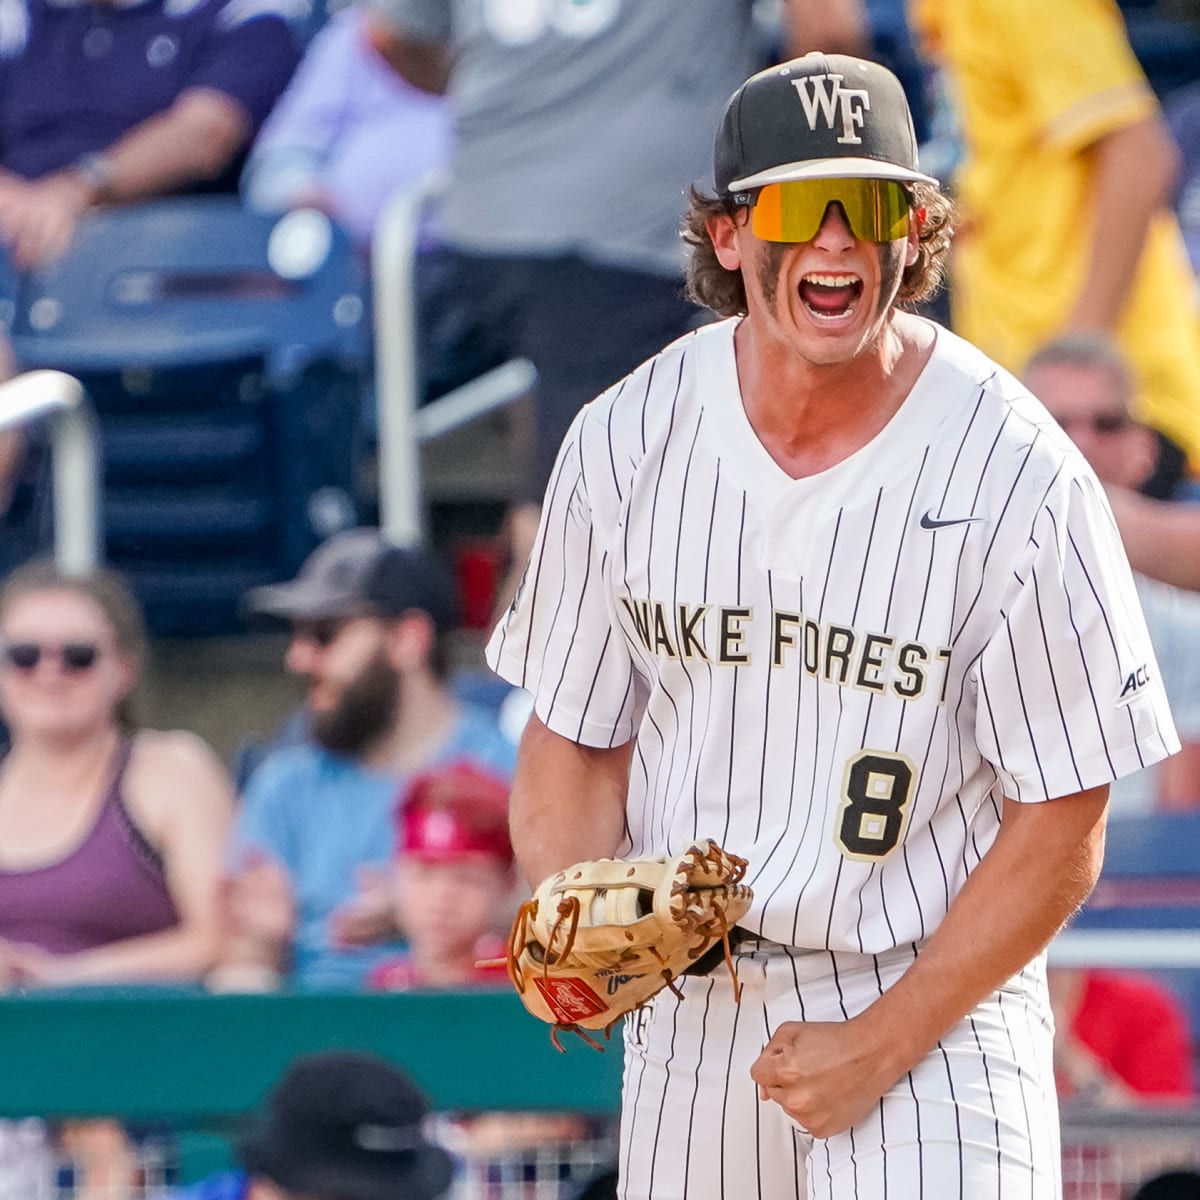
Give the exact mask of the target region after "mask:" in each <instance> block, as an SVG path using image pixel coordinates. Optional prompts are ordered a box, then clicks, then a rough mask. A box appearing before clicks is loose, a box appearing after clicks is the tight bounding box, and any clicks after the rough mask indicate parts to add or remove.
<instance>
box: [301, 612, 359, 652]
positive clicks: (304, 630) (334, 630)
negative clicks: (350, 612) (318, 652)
mask: <svg viewBox="0 0 1200 1200" xmlns="http://www.w3.org/2000/svg"><path fill="white" fill-rule="evenodd" d="M353 619H354V618H353V617H325V618H324V619H322V620H320V621H296V622H294V623H293V625H292V637H293V639H295V640H297V641H303V642H312V643H313V644H314V645H316V646H320V647H321V649H322V650H324V649H325V648H326V647H327V646H332V645H333V643H334V642H336V641H337V639H338V638H339V636H341V632H342V630H343V629H345V628H346V626H347V625H348V624H349V623H350V622H351V621H352V620H353Z"/></svg>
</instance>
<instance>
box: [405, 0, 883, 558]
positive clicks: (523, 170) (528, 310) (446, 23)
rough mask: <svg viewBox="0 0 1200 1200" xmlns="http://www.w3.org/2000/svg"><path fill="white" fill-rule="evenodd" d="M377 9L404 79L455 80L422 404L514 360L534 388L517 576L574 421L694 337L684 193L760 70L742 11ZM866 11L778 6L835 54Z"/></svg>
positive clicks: (431, 276) (670, 7)
mask: <svg viewBox="0 0 1200 1200" xmlns="http://www.w3.org/2000/svg"><path fill="white" fill-rule="evenodd" d="M381 2H382V0H381ZM386 3H387V6H388V10H389V13H390V16H391V19H392V21H393V24H394V28H395V31H396V35H395V39H394V44H393V51H392V53H393V54H394V56H395V57H396V61H397V66H398V68H399V69H400V70H401V71H403V72H405V73H406V74H407V73H408V72H410V71H411V70H412V69H413V64H414V62H417V63H419V62H421V61H422V60H425V61H427V62H428V63H429V64H430V66H429V67H428V68H427V69H432V64H435V63H437V62H439V61H441V60H442V56H444V55H445V54H447V53H448V54H449V57H450V61H451V63H452V66H451V71H450V80H449V84H448V96H449V99H450V102H451V106H452V109H453V111H454V116H455V134H454V137H455V142H454V150H453V158H452V164H451V171H450V177H449V184H448V187H447V190H446V192H445V195H444V197H443V198H442V203H441V209H440V213H439V220H440V222H441V229H442V233H443V235H444V237H445V239H446V241H447V243H448V248H443V249H441V250H439V251H436V252H431V253H429V254H427V255H425V256H424V257H423V259H422V261H421V263H420V264H419V271H418V287H419V292H420V297H419V299H420V309H421V314H420V317H421V325H422V328H421V333H420V341H421V348H422V352H423V354H424V355H425V361H424V363H423V371H422V373H423V376H424V382H425V387H426V391H427V394H428V395H430V396H436V395H439V394H441V393H442V392H445V391H448V390H449V389H451V388H453V387H455V386H457V385H459V384H462V383H465V382H467V381H468V380H469V379H471V378H473V377H475V376H477V375H480V374H482V373H483V372H484V371H486V370H488V369H490V368H492V367H495V366H497V365H499V364H500V363H503V362H504V361H506V360H507V359H509V358H513V357H516V356H523V357H525V358H527V359H529V360H530V361H531V362H532V363H533V365H534V366H535V367H536V368H537V371H538V379H539V383H538V389H537V397H536V411H537V417H536V422H535V430H534V439H533V440H534V448H533V463H532V471H531V473H530V475H529V477H528V479H527V482H526V486H525V488H524V491H523V495H522V497H521V502H520V503H519V504H518V505H517V506H516V507H515V508H514V509H513V511H512V512H511V514H510V518H509V533H510V545H511V548H512V559H513V563H514V565H516V566H518V567H520V566H523V564H524V562H525V558H526V556H527V554H528V551H529V549H530V547H531V546H532V543H533V537H534V534H535V533H536V529H537V518H538V511H539V506H540V504H541V500H542V495H543V492H544V491H545V488H546V484H547V481H548V480H549V478H550V473H551V468H552V466H553V463H554V459H555V457H556V455H557V453H558V448H559V444H560V443H561V441H562V438H563V435H564V434H565V433H566V430H567V428H568V426H569V425H570V423H571V421H572V420H573V418H574V416H575V414H576V412H578V410H579V408H580V407H581V405H583V404H584V403H585V402H586V401H588V400H591V399H592V398H593V397H594V396H596V395H598V394H599V393H600V392H601V391H603V390H604V389H605V388H606V387H608V386H609V385H610V384H611V383H613V382H614V381H615V380H617V379H619V378H620V377H621V376H622V375H624V374H625V373H626V372H627V371H629V370H630V369H632V368H633V367H634V366H636V365H637V364H638V363H639V362H641V361H642V360H643V359H645V358H647V357H649V356H650V355H651V354H652V353H654V352H656V351H657V350H658V349H660V348H661V346H662V344H663V343H664V342H665V341H670V340H671V339H672V338H673V337H676V336H678V335H680V334H682V333H684V332H685V331H686V330H687V329H688V328H689V327H691V326H692V325H693V324H695V323H697V322H698V321H699V320H700V319H701V317H700V314H699V312H698V310H697V309H696V308H695V307H693V306H692V305H691V304H689V303H688V302H687V301H686V300H685V299H684V298H683V289H682V267H683V245H682V242H681V240H680V237H679V227H680V222H681V218H682V213H683V209H684V200H683V193H684V190H685V189H686V188H687V186H688V185H689V184H690V183H693V182H695V181H698V180H701V179H705V178H707V177H708V174H709V170H710V162H711V157H712V144H711V138H710V137H709V135H708V132H707V131H708V130H709V129H710V128H712V127H713V125H714V124H715V122H716V119H717V117H718V115H719V113H720V109H721V106H722V105H723V104H724V102H725V100H726V98H727V97H728V96H729V94H730V93H731V92H732V91H733V89H734V88H735V87H737V86H738V84H740V83H741V82H742V80H744V79H745V78H746V76H747V75H749V74H750V73H751V72H752V71H753V70H755V69H757V67H758V66H759V65H761V64H760V63H759V61H758V59H759V55H760V39H759V35H758V32H757V29H756V25H755V22H754V20H753V11H752V10H753V8H754V4H753V2H752V0H654V3H636V2H629V0H624V2H623V0H575V2H574V3H569V4H567V3H563V4H559V3H554V4H541V3H519V4H515V3H514V4H497V3H489V2H485V0H386ZM860 7H861V5H860V4H859V3H858V0H789V3H788V5H787V12H786V17H787V20H786V22H785V27H786V28H787V29H788V31H789V35H790V36H791V38H792V39H793V40H795V39H796V38H799V37H801V36H802V33H803V31H802V29H801V12H800V10H801V9H802V10H803V13H804V14H805V15H807V16H808V17H809V18H811V21H812V22H813V25H812V29H813V30H814V32H817V33H820V32H822V31H826V30H828V31H829V36H830V37H833V36H835V33H836V30H837V28H838V25H839V20H838V18H839V17H842V15H843V13H846V14H847V15H846V20H848V21H849V29H850V33H849V34H848V35H844V36H856V30H857V25H856V23H855V10H857V9H859V8H860ZM847 10H849V11H848V12H847ZM809 44H810V45H811V44H812V43H809ZM410 77H411V76H410ZM601 330H602V331H603V333H602V334H601V333H598V331H601Z"/></svg>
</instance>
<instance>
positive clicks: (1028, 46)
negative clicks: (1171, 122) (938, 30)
mask: <svg viewBox="0 0 1200 1200" xmlns="http://www.w3.org/2000/svg"><path fill="white" fill-rule="evenodd" d="M987 2H988V3H989V4H990V5H993V6H999V7H1002V8H1003V9H1004V12H1003V14H999V15H997V16H996V18H995V19H996V21H997V22H1003V27H1004V36H1005V38H1006V39H1012V40H1013V43H1014V45H1013V46H1012V50H1013V58H1014V61H1015V62H1016V63H1017V64H1018V65H1019V71H1020V76H1019V86H1020V88H1021V91H1022V93H1023V95H1024V98H1025V102H1026V105H1027V107H1028V109H1029V111H1030V113H1031V115H1032V117H1033V120H1034V122H1035V123H1036V124H1037V126H1038V127H1039V128H1040V129H1041V130H1042V133H1043V136H1044V137H1045V139H1046V140H1047V141H1049V142H1052V143H1053V144H1055V145H1058V146H1062V147H1064V148H1071V147H1083V146H1087V145H1089V144H1090V143H1092V142H1094V141H1095V140H1096V139H1098V138H1100V137H1103V136H1104V135H1105V134H1107V133H1111V132H1113V131H1114V130H1116V129H1121V128H1124V127H1125V126H1127V125H1132V124H1134V123H1135V122H1137V121H1139V120H1142V119H1143V118H1144V117H1146V116H1148V115H1150V114H1151V113H1153V112H1154V111H1155V110H1156V108H1157V102H1156V101H1155V99H1154V94H1153V92H1152V91H1151V90H1150V86H1149V84H1148V83H1147V82H1146V78H1145V75H1144V74H1143V73H1142V69H1141V67H1140V66H1139V64H1138V61H1137V59H1136V57H1135V56H1134V53H1133V50H1132V49H1131V48H1130V45H1129V38H1128V35H1127V34H1126V32H1125V24H1124V22H1123V20H1122V19H1121V14H1120V12H1119V10H1118V9H1117V6H1116V4H1115V3H1113V0H1054V3H1053V4H1046V3H1044V0H1003V3H1001V0H987Z"/></svg>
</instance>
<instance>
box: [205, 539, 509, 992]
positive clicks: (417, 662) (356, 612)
mask: <svg viewBox="0 0 1200 1200" xmlns="http://www.w3.org/2000/svg"><path fill="white" fill-rule="evenodd" d="M247 605H248V607H249V608H250V609H251V610H252V611H254V612H257V613H260V614H264V615H267V616H271V617H275V618H279V619H282V620H286V621H288V622H290V623H291V630H292V636H291V642H290V644H289V646H288V650H287V657H286V660H285V661H286V665H287V668H288V670H289V671H291V672H292V673H293V674H295V675H297V676H299V677H300V678H301V679H302V680H303V681H304V684H305V719H306V724H307V737H306V738H305V739H304V741H303V742H301V743H300V744H298V745H294V746H289V747H286V748H284V749H281V750H278V751H277V752H275V753H273V754H271V755H269V756H268V757H267V759H266V760H265V761H264V762H263V763H262V765H261V766H260V767H259V768H258V769H257V770H256V771H255V773H254V775H253V777H252V778H251V780H250V783H249V785H248V787H247V789H246V792H245V795H244V797H243V803H242V807H241V813H240V817H239V824H238V829H237V832H236V835H235V843H234V852H233V856H232V878H231V881H230V886H229V894H228V898H227V901H228V902H227V906H226V907H227V925H228V937H227V946H226V953H225V955H224V958H223V962H222V964H221V965H220V966H219V967H218V968H217V971H216V972H215V973H214V975H213V977H212V979H211V981H210V982H211V983H212V985H213V986H215V987H221V988H225V989H234V988H236V989H244V988H250V987H254V988H260V989H261V988H264V987H270V986H274V984H275V983H277V982H278V980H279V979H280V978H281V977H282V976H284V975H287V976H288V977H289V979H290V981H291V982H294V983H296V984H299V985H301V986H312V987H339V986H351V987H353V986H358V985H359V984H361V983H362V981H363V980H364V979H365V977H366V975H367V974H368V973H369V972H370V970H371V969H372V968H373V967H374V966H375V965H376V963H377V962H378V961H380V958H381V956H382V955H383V954H384V953H385V950H384V948H383V947H382V945H380V944H379V943H380V942H381V941H382V940H385V939H386V938H387V936H388V935H389V934H390V933H394V929H393V928H392V926H391V916H390V913H391V905H390V899H389V896H388V893H387V890H386V884H385V880H386V879H387V878H388V877H389V873H388V868H389V865H390V860H391V856H392V848H393V833H392V810H393V808H394V805H395V799H396V796H397V795H398V794H399V792H400V791H401V789H402V787H403V785H404V783H405V781H406V780H407V779H408V778H409V777H410V776H411V775H413V774H414V773H416V772H419V771H422V770H426V769H428V768H429V767H432V766H437V765H440V764H442V763H446V762H450V761H455V760H463V759H467V760H471V761H474V762H475V763H477V764H478V765H480V766H482V767H484V768H486V769H490V770H492V771H493V772H497V773H499V774H501V775H502V776H504V777H505V778H507V777H509V776H510V775H511V773H512V769H513V765H514V750H513V747H512V744H511V742H510V741H509V740H508V739H507V738H506V737H504V735H503V734H502V733H501V732H500V731H499V729H498V728H497V726H496V724H495V722H494V721H493V720H492V718H491V717H490V715H489V714H487V713H485V712H483V711H481V710H479V709H476V708H473V707H472V706H470V705H466V704H463V703H461V702H460V701H459V700H457V699H456V697H455V696H454V695H453V694H452V693H451V691H450V690H449V688H448V686H447V683H446V678H445V668H446V659H445V653H444V647H443V643H444V640H445V636H446V634H447V633H449V632H450V631H451V630H452V629H453V628H454V625H455V621H456V605H455V600H454V592H453V587H452V585H451V583H450V580H449V578H448V577H447V575H446V573H445V571H444V569H443V568H442V566H441V565H440V564H439V563H438V562H437V560H436V559H435V558H434V557H433V556H432V555H430V554H429V553H427V552H425V551H423V550H418V549H413V548H402V547H399V546H394V545H391V544H389V543H387V542H386V541H384V540H383V539H382V538H381V536H380V535H379V533H378V532H377V531H375V530H370V529H359V530H353V531H351V532H348V533H344V534H339V535H338V536H336V537H334V538H331V539H330V540H329V541H328V542H326V543H324V544H323V545H321V546H320V547H318V548H317V550H315V551H314V552H313V554H312V555H311V557H310V558H309V559H308V561H307V562H305V564H304V565H303V567H302V568H301V570H300V573H299V575H298V576H297V578H296V579H294V580H292V581H291V582H289V583H283V584H278V585H275V586H271V587H264V588H257V589H255V590H254V591H252V592H250V593H249V595H248V596H247Z"/></svg>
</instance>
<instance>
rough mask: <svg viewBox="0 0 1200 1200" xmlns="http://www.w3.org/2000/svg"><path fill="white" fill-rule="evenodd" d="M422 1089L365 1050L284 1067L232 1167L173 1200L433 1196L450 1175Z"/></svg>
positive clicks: (405, 1199) (408, 1199) (413, 1199)
mask: <svg viewBox="0 0 1200 1200" xmlns="http://www.w3.org/2000/svg"><path fill="white" fill-rule="evenodd" d="M428 1111H429V1109H428V1105H427V1103H426V1101H425V1097H424V1096H423V1095H422V1094H421V1093H420V1091H418V1089H417V1087H416V1086H415V1084H414V1083H413V1082H412V1080H410V1079H409V1078H408V1076H407V1075H406V1074H405V1073H404V1072H403V1071H401V1070H399V1069H398V1068H396V1067H393V1066H392V1065H391V1064H390V1063H387V1062H385V1061H384V1060H383V1059H381V1058H376V1057H375V1056H374V1055H371V1054H363V1053H358V1052H351V1051H337V1050H331V1051H325V1052H323V1053H319V1054H308V1055H304V1056H302V1057H300V1058H298V1059H296V1061H295V1062H294V1063H293V1064H292V1065H291V1066H290V1067H289V1068H288V1070H287V1071H286V1072H285V1074H284V1076H283V1078H282V1079H281V1080H280V1081H279V1083H278V1084H277V1085H276V1087H275V1089H274V1090H273V1091H272V1093H271V1096H270V1098H269V1100H268V1102H267V1106H266V1111H265V1113H264V1114H263V1116H262V1117H261V1118H260V1119H259V1120H258V1121H257V1122H255V1123H254V1124H253V1126H252V1127H251V1128H250V1130H249V1131H248V1132H247V1134H246V1135H245V1136H244V1137H243V1138H242V1140H241V1142H240V1144H239V1146H238V1154H237V1157H238V1160H239V1162H240V1163H241V1167H240V1169H238V1170H235V1171H229V1172H225V1173H223V1174H221V1175H217V1176H214V1177H212V1178H210V1179H207V1180H205V1181H204V1182H203V1183H200V1184H197V1185H196V1186H195V1187H194V1188H188V1189H186V1190H185V1191H183V1192H182V1193H175V1196H176V1198H177V1200H437V1198H438V1197H439V1196H444V1195H445V1194H446V1189H447V1188H448V1187H449V1185H450V1179H451V1176H452V1174H453V1164H452V1161H451V1158H450V1155H449V1154H447V1153H446V1151H445V1150H443V1149H442V1148H441V1147H440V1146H437V1145H435V1144H433V1143H432V1142H430V1141H428V1140H427V1138H426V1137H425V1134H424V1131H423V1125H424V1121H425V1118H426V1116H427V1114H428Z"/></svg>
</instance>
